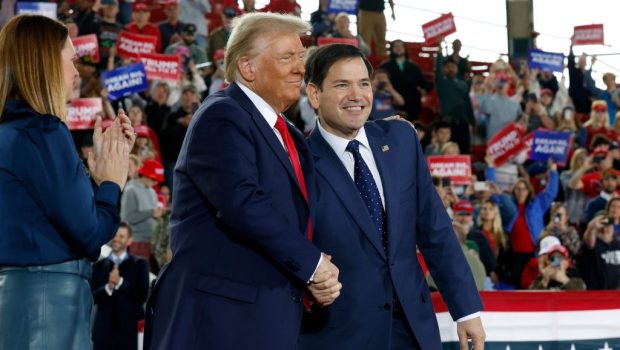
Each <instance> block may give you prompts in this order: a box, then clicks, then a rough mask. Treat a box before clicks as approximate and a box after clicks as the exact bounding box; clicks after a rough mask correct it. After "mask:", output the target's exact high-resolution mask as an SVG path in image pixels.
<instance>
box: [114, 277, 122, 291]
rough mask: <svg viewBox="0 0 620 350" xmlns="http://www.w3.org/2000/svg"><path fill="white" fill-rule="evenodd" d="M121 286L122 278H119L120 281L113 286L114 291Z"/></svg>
mask: <svg viewBox="0 0 620 350" xmlns="http://www.w3.org/2000/svg"><path fill="white" fill-rule="evenodd" d="M122 284H123V277H121V279H119V280H118V283H117V284H116V285H115V286H114V290H118V289H119V288H120V287H121V285H122Z"/></svg>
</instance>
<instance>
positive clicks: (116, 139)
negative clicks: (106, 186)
mask: <svg viewBox="0 0 620 350" xmlns="http://www.w3.org/2000/svg"><path fill="white" fill-rule="evenodd" d="M98 123H99V125H98V126H97V125H96V127H99V130H98V131H96V133H99V134H100V135H101V136H100V137H99V136H97V138H99V140H98V141H97V143H98V145H97V146H94V144H95V137H94V136H93V146H94V149H95V152H91V153H89V155H88V164H89V167H90V166H92V168H91V174H92V177H93V179H94V180H95V182H96V183H97V185H100V184H101V183H102V182H104V181H111V182H114V183H116V184H117V185H118V186H119V187H120V188H121V189H123V187H125V183H126V182H127V173H128V171H129V148H128V144H127V141H126V138H125V136H124V135H123V131H122V127H121V122H120V118H117V119H116V120H114V122H113V123H112V126H110V127H109V128H108V129H107V130H106V131H105V132H104V133H102V134H101V121H100V120H99V121H98Z"/></svg>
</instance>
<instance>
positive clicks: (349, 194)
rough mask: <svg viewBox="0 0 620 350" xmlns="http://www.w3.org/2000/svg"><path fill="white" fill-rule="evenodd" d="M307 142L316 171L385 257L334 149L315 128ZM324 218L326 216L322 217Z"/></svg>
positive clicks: (370, 220)
mask: <svg viewBox="0 0 620 350" xmlns="http://www.w3.org/2000/svg"><path fill="white" fill-rule="evenodd" d="M309 143H310V145H311V148H312V153H313V155H314V161H315V167H316V171H317V173H318V174H319V175H321V176H323V177H324V178H325V182H326V183H328V184H329V186H331V187H332V189H333V191H334V193H335V194H336V196H338V198H340V202H341V203H342V205H343V206H344V207H345V208H346V210H347V211H348V212H349V214H350V215H351V217H352V218H353V219H354V220H355V222H356V223H357V225H358V226H359V227H360V229H361V230H362V232H364V234H365V235H366V237H367V238H368V240H369V241H370V242H371V243H372V245H373V246H374V247H375V249H376V250H377V252H378V253H379V254H380V255H381V256H382V257H383V258H384V259H385V258H386V256H385V251H384V250H383V244H382V243H381V239H380V237H379V235H378V233H377V231H376V229H375V224H374V223H373V221H372V219H371V218H370V214H368V209H367V208H366V204H365V203H364V201H363V200H362V197H361V196H360V193H359V190H358V189H357V186H355V183H354V182H353V179H351V176H350V175H349V173H348V172H347V169H346V168H345V167H344V164H342V162H341V161H340V159H339V158H338V156H337V155H336V153H335V152H334V150H333V149H332V148H331V147H330V146H329V144H328V143H327V141H325V139H323V137H322V136H321V133H320V132H319V131H318V130H317V129H316V128H315V130H314V131H313V132H312V134H311V135H310V139H309ZM323 219H324V220H325V219H326V218H323Z"/></svg>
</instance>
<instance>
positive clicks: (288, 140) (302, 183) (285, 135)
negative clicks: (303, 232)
mask: <svg viewBox="0 0 620 350" xmlns="http://www.w3.org/2000/svg"><path fill="white" fill-rule="evenodd" d="M276 130H278V132H279V133H280V136H282V141H284V145H285V146H286V153H288V158H289V159H290V161H291V164H292V165H293V170H294V171H295V176H296V177H297V182H298V183H299V188H301V193H302V194H303V195H304V199H305V200H306V203H308V190H307V189H306V180H305V179H304V173H303V172H302V170H301V164H299V156H298V155H297V148H295V142H293V138H292V137H291V134H290V133H289V132H288V128H287V127H286V122H285V121H284V118H283V117H282V116H281V115H280V114H278V119H277V120H276ZM308 240H309V241H312V223H311V221H310V217H308ZM303 301H304V307H305V308H306V311H307V312H311V308H310V300H309V298H308V295H307V294H304V300H303Z"/></svg>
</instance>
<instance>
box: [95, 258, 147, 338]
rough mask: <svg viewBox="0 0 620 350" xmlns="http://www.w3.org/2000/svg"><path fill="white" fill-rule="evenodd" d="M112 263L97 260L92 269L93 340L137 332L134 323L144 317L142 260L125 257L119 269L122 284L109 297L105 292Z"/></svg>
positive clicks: (144, 263) (145, 283) (144, 272)
mask: <svg viewBox="0 0 620 350" xmlns="http://www.w3.org/2000/svg"><path fill="white" fill-rule="evenodd" d="M113 266H114V264H113V263H112V261H111V260H110V259H102V260H99V261H97V262H96V263H95V264H94V266H93V277H92V279H91V283H90V286H91V289H92V291H93V297H94V299H95V304H97V313H96V315H95V325H94V327H93V340H98V339H105V338H107V337H109V336H110V335H111V334H113V333H114V332H121V333H124V334H136V336H137V333H138V325H137V324H138V321H139V320H141V319H143V318H144V308H143V306H142V305H143V304H144V302H145V301H146V297H147V294H148V289H149V274H148V265H147V263H146V260H144V259H141V258H137V257H135V256H133V255H131V254H128V257H127V259H125V260H124V261H123V262H122V263H121V265H120V266H119V271H120V275H121V277H123V283H122V284H121V286H120V288H119V289H118V290H115V291H114V292H113V293H112V295H111V296H110V295H108V293H107V292H106V291H105V285H106V284H107V283H108V277H109V275H110V271H112V268H113Z"/></svg>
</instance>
